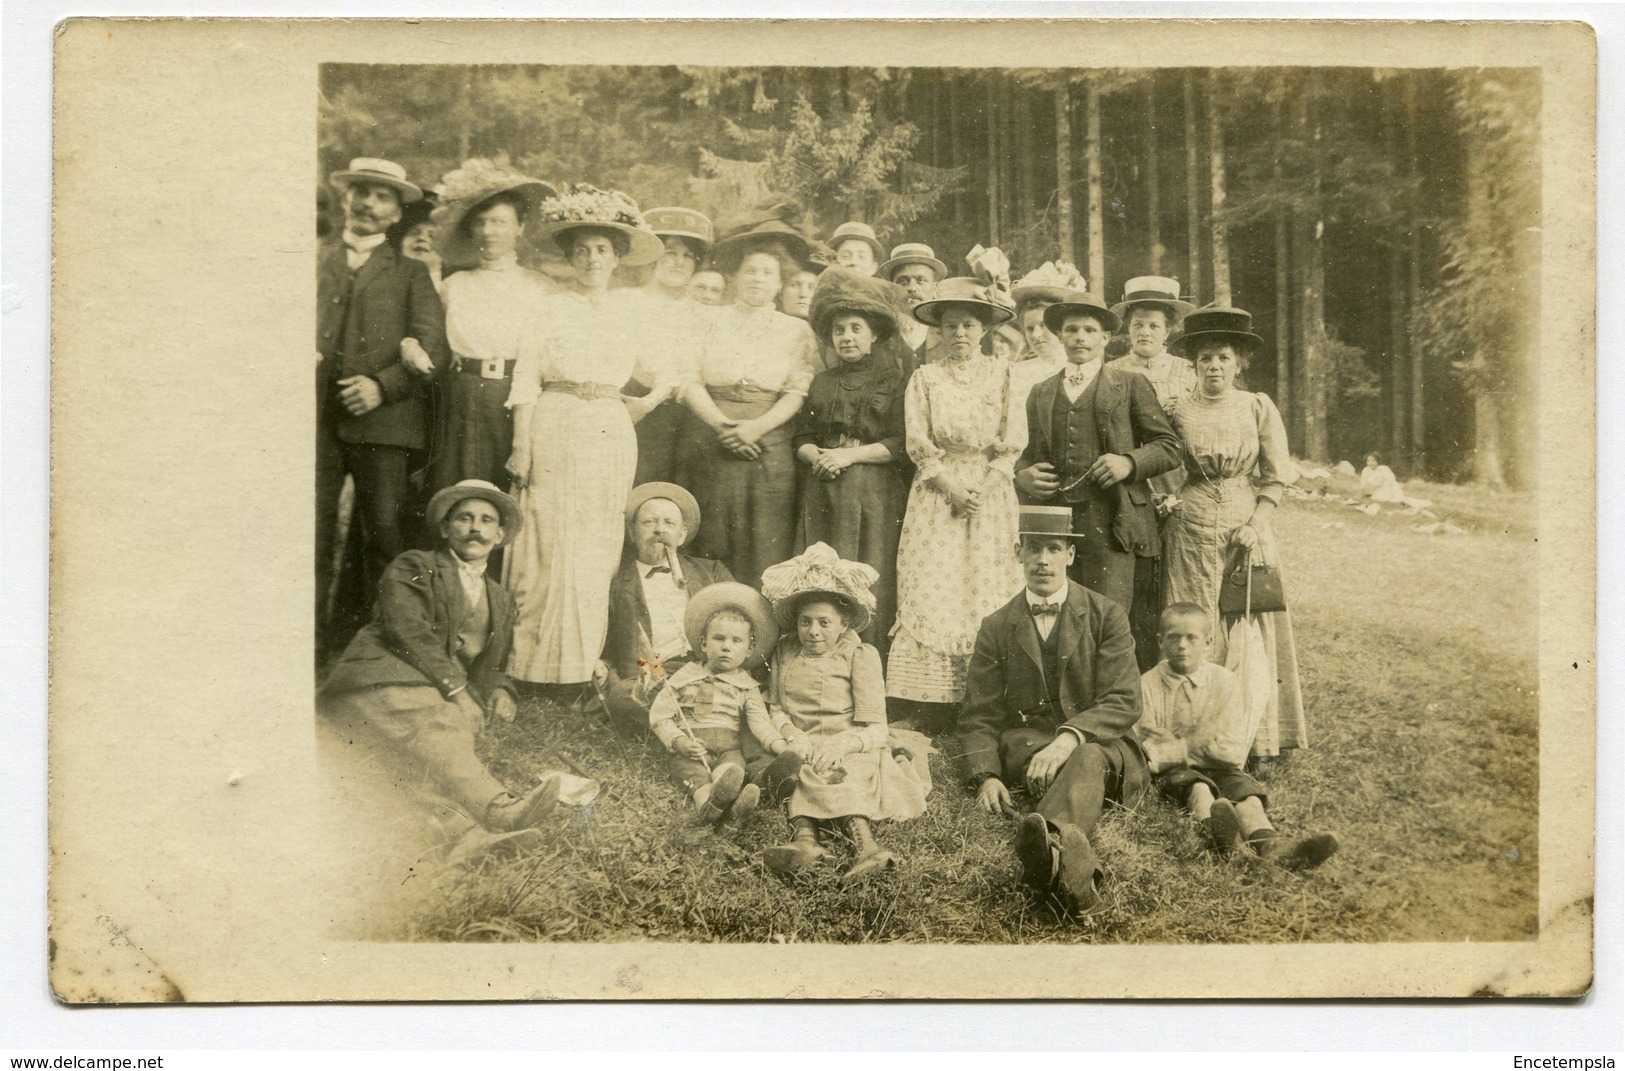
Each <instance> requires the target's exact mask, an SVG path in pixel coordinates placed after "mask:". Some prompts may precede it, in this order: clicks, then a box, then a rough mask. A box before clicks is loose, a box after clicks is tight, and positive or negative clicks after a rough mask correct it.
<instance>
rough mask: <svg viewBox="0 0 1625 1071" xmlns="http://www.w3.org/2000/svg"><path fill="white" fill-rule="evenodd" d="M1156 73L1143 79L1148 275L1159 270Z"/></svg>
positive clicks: (1160, 235) (1160, 182)
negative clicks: (1149, 270) (1149, 268)
mask: <svg viewBox="0 0 1625 1071" xmlns="http://www.w3.org/2000/svg"><path fill="white" fill-rule="evenodd" d="M1157 162H1158V161H1157V77H1156V75H1155V73H1153V74H1152V75H1151V77H1150V78H1148V79H1147V80H1146V83H1145V248H1146V254H1147V256H1146V262H1147V263H1148V264H1149V265H1150V266H1151V274H1152V275H1161V274H1162V253H1163V249H1162V179H1161V177H1160V176H1159V175H1158V173H1157Z"/></svg>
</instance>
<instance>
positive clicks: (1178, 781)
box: [1151, 766, 1270, 808]
mask: <svg viewBox="0 0 1625 1071" xmlns="http://www.w3.org/2000/svg"><path fill="white" fill-rule="evenodd" d="M1151 779H1152V780H1153V781H1154V782H1156V785H1157V791H1159V792H1161V793H1162V794H1163V795H1164V796H1165V797H1167V798H1168V799H1170V800H1172V801H1173V802H1174V803H1177V804H1179V805H1180V806H1184V805H1185V797H1186V796H1188V795H1189V794H1190V791H1191V786H1192V785H1206V786H1207V787H1208V788H1210V789H1212V790H1213V795H1214V797H1215V798H1217V799H1221V800H1229V801H1230V802H1231V803H1240V802H1241V801H1242V800H1244V799H1246V798H1247V797H1249V796H1257V797H1258V802H1259V803H1261V804H1263V805H1264V806H1265V807H1266V808H1267V807H1269V805H1270V798H1269V793H1268V792H1266V791H1265V790H1264V786H1263V785H1261V784H1259V783H1258V782H1257V781H1255V780H1253V779H1252V778H1251V777H1248V776H1247V775H1246V774H1244V773H1242V772H1241V771H1240V770H1233V769H1230V768H1229V767H1222V766H1220V767H1208V768H1204V769H1197V768H1196V767H1194V766H1175V767H1174V768H1173V769H1172V770H1164V771H1163V772H1162V773H1159V774H1153V775H1152V778H1151Z"/></svg>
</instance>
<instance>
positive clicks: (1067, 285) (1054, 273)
mask: <svg viewBox="0 0 1625 1071" xmlns="http://www.w3.org/2000/svg"><path fill="white" fill-rule="evenodd" d="M1088 290H1089V283H1088V282H1087V281H1086V280H1085V279H1084V277H1083V273H1082V272H1080V271H1079V270H1078V269H1077V267H1076V266H1075V265H1072V264H1069V263H1067V262H1066V261H1064V260H1051V261H1047V262H1045V263H1043V264H1041V265H1039V266H1038V267H1036V268H1034V269H1033V270H1032V271H1030V272H1028V273H1027V274H1026V275H1023V276H1022V277H1021V278H1020V279H1018V280H1016V284H1015V285H1014V286H1013V287H1011V289H1010V296H1011V297H1012V298H1014V299H1015V302H1016V307H1017V308H1020V307H1021V306H1023V305H1025V304H1027V303H1028V302H1034V301H1036V302H1042V303H1046V304H1050V305H1053V304H1055V303H1056V302H1058V301H1073V300H1075V299H1077V298H1078V297H1079V296H1080V295H1082V294H1084V293H1087V292H1088Z"/></svg>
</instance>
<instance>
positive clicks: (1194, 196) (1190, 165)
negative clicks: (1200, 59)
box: [1185, 71, 1202, 305]
mask: <svg viewBox="0 0 1625 1071" xmlns="http://www.w3.org/2000/svg"><path fill="white" fill-rule="evenodd" d="M1200 169H1201V152H1200V148H1199V146H1198V145H1197V144H1196V75H1195V74H1193V73H1190V72H1188V71H1187V72H1186V74H1185V231H1186V233H1187V234H1189V235H1190V258H1189V263H1190V299H1191V303H1192V304H1195V305H1200V304H1202V298H1201V293H1202V194H1201V188H1200V186H1199V185H1198V181H1197V177H1196V176H1197V175H1198V174H1199V173H1200Z"/></svg>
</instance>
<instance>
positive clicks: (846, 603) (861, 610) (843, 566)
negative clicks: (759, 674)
mask: <svg viewBox="0 0 1625 1071" xmlns="http://www.w3.org/2000/svg"><path fill="white" fill-rule="evenodd" d="M1067 512H1068V515H1070V514H1071V511H1070V510H1068V511H1067ZM879 579H880V574H879V573H878V572H876V571H875V569H874V567H873V566H870V565H865V564H864V563H863V562H855V561H848V560H847V559H845V558H842V557H841V556H840V555H839V554H836V553H835V549H834V548H833V547H831V546H830V545H829V544H828V543H814V544H813V545H812V546H810V547H808V548H807V549H806V550H805V551H804V552H802V553H801V554H800V555H798V556H797V557H794V558H791V559H790V560H789V561H787V562H780V563H779V564H777V565H772V566H769V567H768V568H766V569H764V570H762V594H763V595H766V596H767V598H768V601H769V602H771V603H772V604H773V613H774V614H775V615H776V616H777V617H778V619H779V626H780V627H781V628H783V629H785V630H789V629H793V628H795V622H796V615H797V614H798V613H800V612H801V605H802V603H804V602H806V601H807V600H808V599H810V598H814V597H817V598H820V599H829V600H830V601H832V602H834V603H835V604H836V605H838V606H839V607H840V608H841V613H842V615H843V616H844V617H845V618H846V624H847V627H848V628H850V629H851V630H852V631H853V632H862V631H863V630H864V629H866V628H868V627H869V621H870V619H871V618H873V617H874V612H875V593H874V591H873V590H871V589H872V588H873V587H874V584H875V581H876V580H879ZM702 590H703V591H709V590H711V589H710V588H704V589H702Z"/></svg>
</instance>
